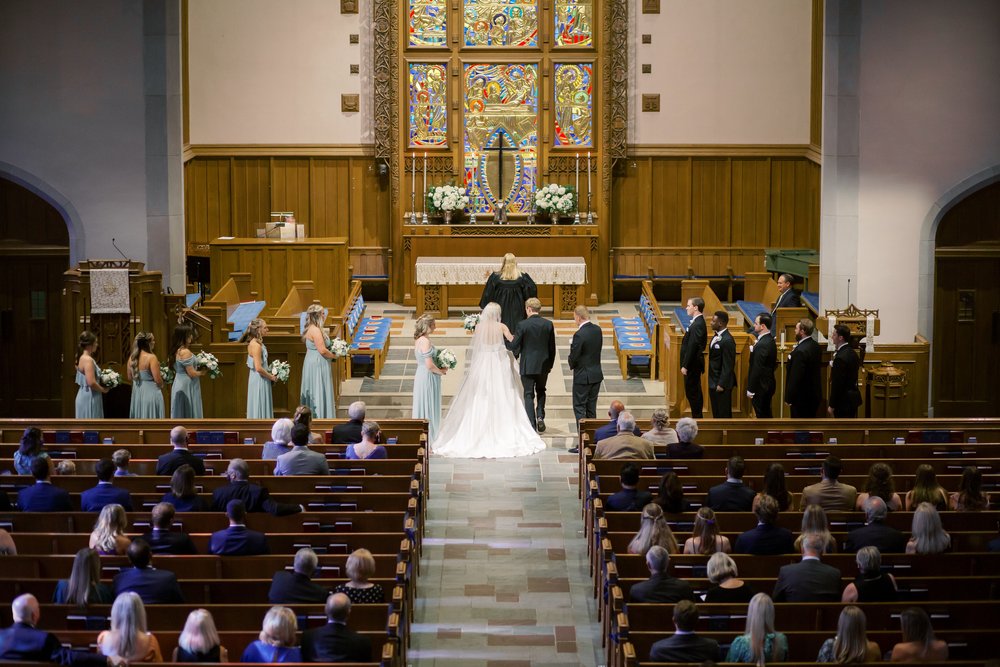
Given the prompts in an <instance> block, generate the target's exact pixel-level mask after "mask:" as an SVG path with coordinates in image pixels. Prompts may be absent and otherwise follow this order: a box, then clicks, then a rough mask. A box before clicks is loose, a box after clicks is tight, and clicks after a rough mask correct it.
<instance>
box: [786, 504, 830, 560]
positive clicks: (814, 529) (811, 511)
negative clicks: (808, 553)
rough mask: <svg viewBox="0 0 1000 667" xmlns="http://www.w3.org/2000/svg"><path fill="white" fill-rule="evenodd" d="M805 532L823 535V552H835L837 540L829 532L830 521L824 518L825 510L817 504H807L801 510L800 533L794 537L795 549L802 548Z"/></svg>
mask: <svg viewBox="0 0 1000 667" xmlns="http://www.w3.org/2000/svg"><path fill="white" fill-rule="evenodd" d="M807 533H816V534H817V535H822V536H823V539H825V540H826V546H825V547H823V553H825V554H830V553H836V552H837V540H835V539H833V534H832V533H831V532H830V522H829V521H828V520H827V518H826V512H824V511H823V508H822V507H820V506H819V505H808V506H806V509H805V511H804V512H802V529H801V533H800V534H799V536H798V537H797V538H795V550H796V551H798V550H799V549H801V548H802V538H803V537H805V535H806V534H807Z"/></svg>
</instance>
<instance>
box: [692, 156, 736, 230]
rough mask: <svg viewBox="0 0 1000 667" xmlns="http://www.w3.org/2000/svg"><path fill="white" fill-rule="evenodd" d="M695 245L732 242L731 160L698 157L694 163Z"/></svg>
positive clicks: (693, 205)
mask: <svg viewBox="0 0 1000 667" xmlns="http://www.w3.org/2000/svg"><path fill="white" fill-rule="evenodd" d="M691 184H692V197H691V245H693V246H725V245H729V243H730V236H731V234H730V220H731V217H732V215H731V208H732V197H731V190H732V171H731V161H730V160H729V159H727V158H721V159H719V158H696V159H694V160H693V161H692V164H691Z"/></svg>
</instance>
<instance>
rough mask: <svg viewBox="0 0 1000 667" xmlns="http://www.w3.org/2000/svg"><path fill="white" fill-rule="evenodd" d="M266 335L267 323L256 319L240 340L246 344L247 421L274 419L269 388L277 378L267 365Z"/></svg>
mask: <svg viewBox="0 0 1000 667" xmlns="http://www.w3.org/2000/svg"><path fill="white" fill-rule="evenodd" d="M266 335H267V322H265V321H264V320H262V319H260V318H259V317H258V318H257V319H255V320H252V321H251V322H250V324H248V325H247V330H246V331H244V332H243V337H242V338H240V342H241V343H246V344H247V368H248V369H250V378H249V379H248V380H247V419H274V397H273V396H271V386H272V385H273V384H274V382H275V380H277V379H278V376H277V375H275V374H274V373H272V372H271V369H270V367H269V366H268V365H267V346H266V345H264V336H266Z"/></svg>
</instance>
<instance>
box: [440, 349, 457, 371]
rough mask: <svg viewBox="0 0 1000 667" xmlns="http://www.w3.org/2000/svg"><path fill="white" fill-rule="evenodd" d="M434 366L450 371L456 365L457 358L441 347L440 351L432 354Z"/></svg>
mask: <svg viewBox="0 0 1000 667" xmlns="http://www.w3.org/2000/svg"><path fill="white" fill-rule="evenodd" d="M434 365H435V366H437V367H438V368H447V369H448V370H451V369H452V368H454V367H455V366H457V365H458V358H457V357H456V356H455V353H454V352H452V351H451V350H449V349H448V348H446V347H442V348H441V349H440V350H438V351H437V352H435V353H434Z"/></svg>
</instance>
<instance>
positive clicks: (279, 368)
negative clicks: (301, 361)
mask: <svg viewBox="0 0 1000 667" xmlns="http://www.w3.org/2000/svg"><path fill="white" fill-rule="evenodd" d="M291 372H292V367H291V366H289V365H288V362H287V361H278V360H274V361H272V362H271V375H276V376H277V377H278V382H288V376H289V374H290V373H291Z"/></svg>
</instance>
